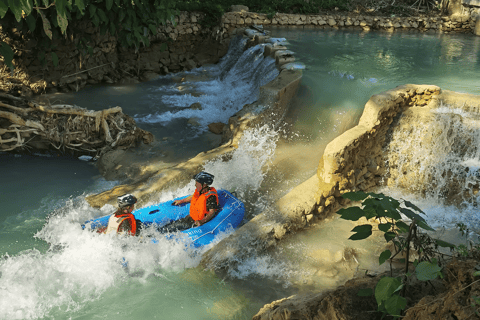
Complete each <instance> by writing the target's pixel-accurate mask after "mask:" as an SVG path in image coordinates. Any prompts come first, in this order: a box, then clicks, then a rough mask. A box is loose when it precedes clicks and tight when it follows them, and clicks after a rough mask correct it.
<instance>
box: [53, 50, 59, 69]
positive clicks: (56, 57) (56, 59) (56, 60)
mask: <svg viewBox="0 0 480 320" xmlns="http://www.w3.org/2000/svg"><path fill="white" fill-rule="evenodd" d="M52 62H53V65H54V66H55V67H57V66H58V56H57V54H56V53H55V52H52Z"/></svg>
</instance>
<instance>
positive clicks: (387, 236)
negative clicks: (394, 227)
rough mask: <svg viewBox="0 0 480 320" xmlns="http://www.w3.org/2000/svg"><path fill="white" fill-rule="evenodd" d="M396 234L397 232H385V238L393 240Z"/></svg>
mask: <svg viewBox="0 0 480 320" xmlns="http://www.w3.org/2000/svg"><path fill="white" fill-rule="evenodd" d="M396 236H397V235H396V234H395V232H385V234H384V237H385V240H387V242H389V241H390V240H393V239H394V238H395V237H396Z"/></svg>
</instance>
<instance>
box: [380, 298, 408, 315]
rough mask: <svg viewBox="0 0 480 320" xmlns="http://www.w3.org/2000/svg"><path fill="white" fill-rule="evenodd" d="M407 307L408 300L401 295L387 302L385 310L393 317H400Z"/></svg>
mask: <svg viewBox="0 0 480 320" xmlns="http://www.w3.org/2000/svg"><path fill="white" fill-rule="evenodd" d="M406 306H407V299H405V298H404V297H401V296H399V295H393V296H391V297H390V298H388V299H387V300H386V301H385V310H387V312H388V313H389V314H390V315H392V316H399V315H400V311H402V310H403V309H405V307H406Z"/></svg>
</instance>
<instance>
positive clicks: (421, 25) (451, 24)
mask: <svg viewBox="0 0 480 320" xmlns="http://www.w3.org/2000/svg"><path fill="white" fill-rule="evenodd" d="M477 16H478V11H477V8H476V7H472V8H471V9H470V8H469V9H466V10H465V14H464V15H457V16H444V17H380V16H365V15H343V14H332V15H306V14H286V13H277V14H275V15H274V16H273V17H271V18H269V17H268V16H267V15H266V14H260V13H253V12H227V13H225V14H224V16H223V18H222V24H221V33H222V34H223V35H224V36H225V37H226V38H228V36H229V34H230V33H231V32H232V31H233V30H234V29H235V28H238V27H239V26H244V25H250V24H256V25H263V26H270V25H273V26H297V27H310V28H351V29H360V30H365V31H369V30H385V31H395V30H410V31H419V32H440V33H448V32H461V33H472V32H473V29H474V28H475V23H476V17H477Z"/></svg>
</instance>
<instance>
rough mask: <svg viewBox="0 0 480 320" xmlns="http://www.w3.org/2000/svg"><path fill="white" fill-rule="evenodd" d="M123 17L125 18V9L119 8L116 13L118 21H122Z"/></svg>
mask: <svg viewBox="0 0 480 320" xmlns="http://www.w3.org/2000/svg"><path fill="white" fill-rule="evenodd" d="M123 19H125V10H120V12H119V13H118V21H119V22H122V20H123Z"/></svg>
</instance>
